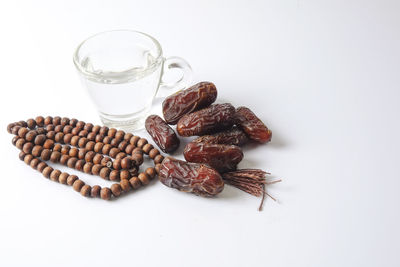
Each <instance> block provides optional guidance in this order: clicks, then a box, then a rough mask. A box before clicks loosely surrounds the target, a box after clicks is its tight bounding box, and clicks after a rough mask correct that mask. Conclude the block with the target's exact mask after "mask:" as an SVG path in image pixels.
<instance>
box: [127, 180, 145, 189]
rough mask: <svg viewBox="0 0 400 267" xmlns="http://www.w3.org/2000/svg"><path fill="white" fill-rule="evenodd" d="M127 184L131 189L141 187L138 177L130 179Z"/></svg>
mask: <svg viewBox="0 0 400 267" xmlns="http://www.w3.org/2000/svg"><path fill="white" fill-rule="evenodd" d="M129 183H130V184H131V186H132V188H133V189H137V188H139V187H141V186H142V183H141V182H140V180H139V178H138V177H132V178H131V179H129Z"/></svg>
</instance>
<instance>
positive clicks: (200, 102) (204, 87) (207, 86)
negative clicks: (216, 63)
mask: <svg viewBox="0 0 400 267" xmlns="http://www.w3.org/2000/svg"><path fill="white" fill-rule="evenodd" d="M215 99H217V88H216V87H215V85H214V84H213V83H210V82H200V83H198V84H195V85H193V86H192V87H190V88H188V89H186V90H183V91H180V92H177V93H175V94H173V95H171V96H169V97H167V98H165V100H164V101H163V103H162V111H163V115H164V119H165V121H166V122H167V123H168V124H176V123H177V122H178V120H179V119H180V118H181V117H182V116H183V115H185V114H187V113H191V112H193V111H196V110H199V109H202V108H205V107H208V106H209V105H211V104H212V103H214V101H215Z"/></svg>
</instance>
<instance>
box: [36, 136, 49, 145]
mask: <svg viewBox="0 0 400 267" xmlns="http://www.w3.org/2000/svg"><path fill="white" fill-rule="evenodd" d="M45 141H46V135H44V134H39V135H36V137H35V141H34V143H35V145H40V146H41V145H43V144H44V142H45Z"/></svg>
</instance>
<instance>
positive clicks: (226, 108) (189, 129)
mask: <svg viewBox="0 0 400 267" xmlns="http://www.w3.org/2000/svg"><path fill="white" fill-rule="evenodd" d="M234 116H235V108H234V107H233V106H232V105H231V104H229V103H225V104H213V105H211V106H209V107H208V108H204V109H201V110H198V111H195V112H193V113H190V114H186V115H184V116H183V117H182V118H181V119H180V120H179V121H178V124H177V126H176V130H177V131H178V134H179V135H181V136H193V135H205V134H210V133H215V132H218V131H221V130H225V129H228V128H230V127H232V125H233V122H234Z"/></svg>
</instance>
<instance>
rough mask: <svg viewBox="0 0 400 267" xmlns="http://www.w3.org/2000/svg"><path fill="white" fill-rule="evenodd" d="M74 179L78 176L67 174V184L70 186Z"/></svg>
mask: <svg viewBox="0 0 400 267" xmlns="http://www.w3.org/2000/svg"><path fill="white" fill-rule="evenodd" d="M76 180H78V176H76V175H70V176H68V178H67V185H71V186H72V185H73V184H74V182H75V181H76Z"/></svg>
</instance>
